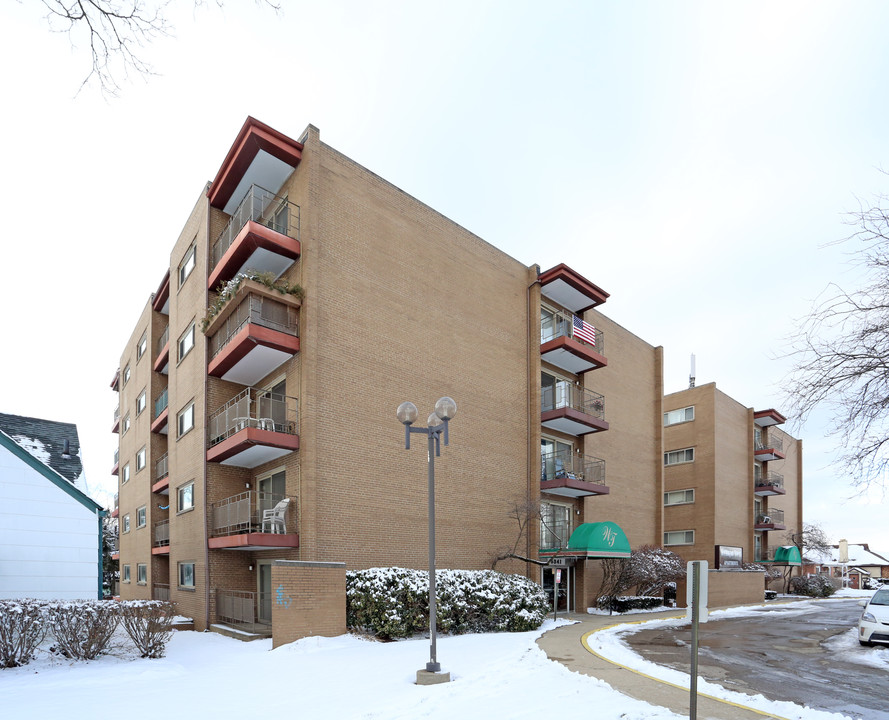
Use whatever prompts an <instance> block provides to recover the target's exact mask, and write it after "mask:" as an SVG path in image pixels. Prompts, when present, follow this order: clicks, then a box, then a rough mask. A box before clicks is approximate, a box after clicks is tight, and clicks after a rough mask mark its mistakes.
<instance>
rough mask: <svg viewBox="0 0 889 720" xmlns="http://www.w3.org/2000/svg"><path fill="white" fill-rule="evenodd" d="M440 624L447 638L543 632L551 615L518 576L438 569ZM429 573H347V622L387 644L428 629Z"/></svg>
mask: <svg viewBox="0 0 889 720" xmlns="http://www.w3.org/2000/svg"><path fill="white" fill-rule="evenodd" d="M435 580H436V593H435V595H436V601H437V608H436V609H437V612H436V623H437V626H438V628H439V629H440V630H441V631H442V632H443V633H451V634H459V633H467V632H493V631H509V632H522V631H525V630H533V629H535V628H537V627H540V624H541V623H542V622H543V620H544V619H545V617H546V614H547V612H548V610H549V604H548V601H547V598H546V595H545V593H544V592H543V590H542V589H541V588H540V586H539V585H537V584H536V583H533V582H531V581H530V580H528V579H527V578H525V577H522V576H520V575H505V574H503V573H499V572H496V571H494V570H437V571H436V573H435ZM428 590H429V575H428V573H427V572H426V571H425V570H407V569H405V568H371V569H370V570H358V571H353V572H348V573H346V613H347V618H346V622H347V624H348V625H349V627H350V628H354V629H358V630H364V631H366V632H370V633H373V634H374V635H376V636H377V637H379V638H382V639H384V640H388V639H393V638H404V637H411V636H412V635H415V634H417V633H420V632H423V631H424V630H425V629H426V628H427V627H428V626H429V592H428Z"/></svg>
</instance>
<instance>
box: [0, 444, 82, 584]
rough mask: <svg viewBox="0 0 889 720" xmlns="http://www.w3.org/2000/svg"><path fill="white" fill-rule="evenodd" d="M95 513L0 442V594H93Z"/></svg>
mask: <svg viewBox="0 0 889 720" xmlns="http://www.w3.org/2000/svg"><path fill="white" fill-rule="evenodd" d="M98 532H99V530H98V520H97V518H96V515H95V513H93V512H92V511H91V510H89V509H88V508H86V507H84V506H83V505H81V504H80V503H79V502H78V501H77V500H75V499H74V498H72V497H71V496H70V495H68V494H67V493H66V492H65V491H64V490H62V489H61V488H58V487H56V486H55V485H54V484H53V483H52V482H50V481H49V480H48V479H47V478H45V477H43V476H42V475H41V474H40V473H39V472H37V471H36V470H34V469H33V468H31V467H30V466H28V465H27V464H26V463H25V462H23V461H22V460H21V459H20V458H18V457H16V456H15V455H13V454H12V453H11V452H10V451H9V450H8V449H7V448H5V447H3V446H2V445H0V598H24V597H29V598H39V599H58V600H80V599H95V598H96V596H97V593H98V587H99V567H98V556H99V536H98Z"/></svg>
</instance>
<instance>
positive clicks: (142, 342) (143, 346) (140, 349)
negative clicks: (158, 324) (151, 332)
mask: <svg viewBox="0 0 889 720" xmlns="http://www.w3.org/2000/svg"><path fill="white" fill-rule="evenodd" d="M147 349H148V332H147V331H146V332H144V333H142V337H141V338H139V344H138V345H136V360H137V361H138V360H139V358H140V357H142V356H143V355H144V354H145V351H146V350H147Z"/></svg>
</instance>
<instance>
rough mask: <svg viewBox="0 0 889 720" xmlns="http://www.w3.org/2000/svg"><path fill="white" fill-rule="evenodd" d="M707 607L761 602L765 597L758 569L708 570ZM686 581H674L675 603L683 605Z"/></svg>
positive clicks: (763, 585)
mask: <svg viewBox="0 0 889 720" xmlns="http://www.w3.org/2000/svg"><path fill="white" fill-rule="evenodd" d="M707 585H708V589H707V607H708V608H709V609H710V610H713V609H714V608H720V607H732V606H734V605H750V604H754V603H761V602H763V600H764V599H765V584H764V582H763V574H762V573H761V572H759V571H749V572H744V571H742V572H733V571H725V570H710V571H709V572H708V575H707ZM685 593H686V581H685V580H680V581H679V582H677V583H676V604H677V605H678V606H679V607H685Z"/></svg>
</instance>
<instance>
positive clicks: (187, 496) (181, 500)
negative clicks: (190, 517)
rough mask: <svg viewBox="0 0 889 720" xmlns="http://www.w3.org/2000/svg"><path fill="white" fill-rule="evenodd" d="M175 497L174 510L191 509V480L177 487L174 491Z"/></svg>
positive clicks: (192, 484)
mask: <svg viewBox="0 0 889 720" xmlns="http://www.w3.org/2000/svg"><path fill="white" fill-rule="evenodd" d="M176 498H177V500H176V510H177V511H178V512H183V511H184V510H191V509H192V508H193V507H194V483H193V482H191V483H188V485H183V486H182V487H181V488H179V490H178V491H177V492H176Z"/></svg>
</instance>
